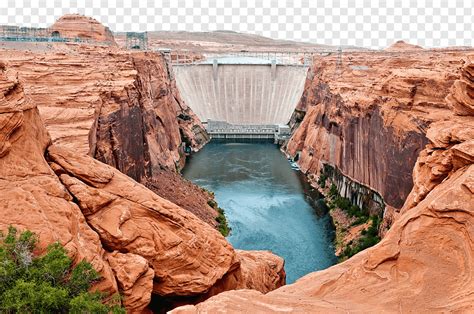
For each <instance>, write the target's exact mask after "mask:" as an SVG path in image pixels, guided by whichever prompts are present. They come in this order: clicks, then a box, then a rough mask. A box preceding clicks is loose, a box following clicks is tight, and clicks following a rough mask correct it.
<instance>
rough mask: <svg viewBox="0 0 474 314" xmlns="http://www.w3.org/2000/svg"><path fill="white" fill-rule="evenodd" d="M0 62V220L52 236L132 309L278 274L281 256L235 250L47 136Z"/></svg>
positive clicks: (263, 287)
mask: <svg viewBox="0 0 474 314" xmlns="http://www.w3.org/2000/svg"><path fill="white" fill-rule="evenodd" d="M0 69H2V70H1V71H0V140H1V141H0V195H2V197H1V198H0V210H1V213H2V215H0V229H3V230H4V229H5V228H7V227H8V226H9V225H14V226H16V227H17V228H19V229H21V230H22V229H29V230H32V231H34V232H36V233H37V234H38V235H39V240H40V243H39V244H40V247H41V249H44V248H45V247H46V246H47V245H48V244H49V243H51V242H53V241H58V242H60V243H61V244H63V245H64V246H65V247H66V248H67V249H68V251H69V253H70V254H71V255H72V256H73V257H74V260H75V261H76V262H77V261H79V260H82V259H86V260H87V261H89V262H91V263H92V265H93V266H94V267H95V268H96V269H97V270H98V271H99V272H100V274H101V275H102V277H103V279H102V281H101V282H100V283H99V285H98V286H97V288H99V289H101V290H104V291H107V292H110V293H112V292H115V291H117V290H119V291H120V292H121V293H122V295H123V296H124V301H123V302H124V305H125V306H126V307H127V309H128V310H129V311H130V312H140V311H142V310H144V309H145V308H146V307H147V305H148V303H149V301H150V299H153V298H157V296H159V298H158V299H159V300H160V301H163V300H164V301H167V300H171V303H172V302H186V303H189V302H193V301H196V300H202V299H205V298H206V297H208V296H210V295H213V294H215V293H218V292H220V291H223V290H227V289H235V288H252V289H257V290H259V291H262V292H268V291H269V290H272V289H274V288H276V287H279V286H281V285H282V284H284V281H285V279H284V278H285V273H284V270H283V260H282V259H281V258H279V257H277V256H275V255H272V254H271V253H268V252H242V251H235V250H234V249H233V248H232V246H231V245H230V244H229V243H228V242H227V241H226V240H225V238H224V237H223V236H222V235H220V233H219V232H218V231H216V230H215V229H213V228H211V227H210V226H209V225H208V224H206V223H204V222H203V221H202V220H201V219H199V218H197V217H196V216H195V215H194V214H192V213H190V212H189V211H187V210H184V209H183V208H181V207H179V206H177V205H175V204H173V203H171V202H169V201H167V200H165V199H163V198H161V197H160V196H158V195H156V194H155V193H153V192H152V191H150V190H148V189H147V188H146V187H144V186H143V185H141V184H139V183H137V182H136V181H134V180H133V179H131V178H130V177H128V176H126V175H125V174H123V173H121V172H120V171H118V170H117V169H115V168H113V167H111V166H108V165H106V164H103V163H101V162H100V161H98V160H96V159H94V158H92V157H90V156H87V155H86V154H82V153H81V152H79V151H78V150H77V149H74V148H70V147H65V146H64V145H59V144H54V143H52V141H51V139H50V137H49V135H48V132H47V130H46V128H45V127H44V125H43V122H42V119H41V117H40V114H39V111H38V109H37V108H36V107H35V105H34V103H33V102H32V100H30V99H28V98H26V99H25V96H24V94H23V88H22V86H21V84H20V83H19V82H18V81H17V80H16V79H15V77H16V73H15V71H8V72H5V71H4V70H5V65H4V64H1V65H0ZM12 74H13V75H12ZM7 76H9V78H7ZM158 304H160V303H158Z"/></svg>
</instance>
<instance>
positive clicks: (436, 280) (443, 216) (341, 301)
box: [172, 97, 474, 313]
mask: <svg viewBox="0 0 474 314" xmlns="http://www.w3.org/2000/svg"><path fill="white" fill-rule="evenodd" d="M448 98H449V97H448ZM450 117H451V120H450V121H449V122H448V121H438V122H435V123H432V124H431V126H430V128H429V129H428V132H427V134H428V135H427V136H428V138H429V140H430V142H431V143H430V144H429V145H427V147H426V148H425V149H424V150H423V151H422V153H421V154H420V156H419V158H418V159H417V162H416V166H415V170H414V175H413V176H414V187H413V190H412V192H411V193H410V196H409V197H408V199H407V200H406V202H405V205H404V207H403V209H402V211H401V213H400V214H399V215H398V217H397V218H395V219H394V223H393V225H392V227H391V228H390V230H388V232H387V233H386V235H385V237H384V238H383V239H382V241H381V242H380V243H379V244H377V245H376V246H374V247H371V248H369V249H366V250H365V251H362V252H360V253H359V254H356V255H355V256H353V257H352V258H350V259H349V260H347V261H345V262H344V263H341V264H338V265H335V266H333V267H331V268H329V269H326V270H323V271H319V272H315V273H311V274H309V275H307V276H305V277H303V278H301V279H300V280H298V281H296V283H294V284H292V285H288V286H284V287H281V288H279V289H276V290H274V291H271V292H269V293H267V294H265V295H263V294H261V293H259V292H257V291H254V290H239V291H227V292H223V293H221V294H219V295H217V296H214V297H212V298H210V299H209V300H207V301H205V302H203V303H200V304H198V305H196V306H184V307H180V308H177V309H175V310H174V311H172V313H196V312H202V313H214V312H246V313H271V312H301V313H314V312H315V313H320V312H321V313H323V312H324V313H325V312H331V313H347V312H357V313H359V312H360V313H366V312H409V313H418V312H460V313H470V312H473V311H474V295H473V294H472V291H474V281H473V280H472V273H473V272H472V265H471V264H472V262H471V261H472V260H473V258H474V250H473V249H472V247H473V245H474V243H473V241H474V240H473V237H472V234H474V163H473V161H474V143H473V141H474V133H473V131H474V120H473V119H472V116H469V117H466V116H462V117H459V116H458V117H454V118H453V117H452V116H450ZM303 123H304V121H303ZM302 125H303V124H302ZM393 188H397V187H396V186H394V187H393Z"/></svg>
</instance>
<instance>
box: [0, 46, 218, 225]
mask: <svg viewBox="0 0 474 314" xmlns="http://www.w3.org/2000/svg"><path fill="white" fill-rule="evenodd" d="M75 49H76V50H74V51H64V52H63V51H50V52H48V53H47V54H43V53H40V52H28V51H14V50H0V58H1V59H3V60H6V61H7V62H8V67H7V68H8V71H9V72H10V73H11V75H12V76H18V78H19V80H20V81H21V82H22V83H23V85H24V88H25V94H26V95H27V96H28V97H30V98H31V99H32V101H33V102H34V103H35V104H36V105H37V106H38V108H39V110H40V114H41V117H42V118H43V119H44V121H45V124H46V128H47V130H48V132H49V133H50V135H51V138H52V141H53V143H54V144H55V145H59V146H62V147H68V148H71V149H73V150H74V151H76V152H77V153H80V154H89V155H91V156H93V157H94V158H96V159H98V160H100V161H102V162H104V163H107V164H109V165H111V166H113V167H115V168H117V169H119V170H120V171H121V172H123V173H125V174H126V175H128V176H130V177H131V178H133V179H135V180H136V181H138V182H140V183H143V184H144V185H146V186H147V187H148V188H150V189H152V190H153V191H154V192H156V193H157V194H159V195H160V196H162V197H164V198H166V199H168V200H170V201H171V202H174V203H177V204H179V205H180V206H182V207H183V208H185V209H187V210H189V211H191V212H192V213H194V214H195V215H197V216H198V217H200V218H201V219H203V220H204V221H205V222H207V223H208V224H210V225H211V226H216V225H217V223H216V221H215V217H216V216H217V212H216V211H215V210H214V209H213V208H211V207H210V206H209V205H208V204H207V202H208V200H209V199H210V196H209V195H208V194H207V193H206V192H204V191H202V190H201V189H200V188H198V187H197V186H195V185H194V184H192V183H191V182H188V181H185V180H183V179H182V177H181V176H180V175H179V174H177V173H176V169H179V168H182V167H183V165H184V161H185V156H184V146H183V145H186V146H188V147H190V148H191V149H192V150H198V149H200V148H201V147H202V146H203V145H204V144H205V143H206V142H207V141H208V140H209V138H208V136H207V134H206V132H205V130H204V127H203V126H202V124H201V122H200V121H199V120H198V118H197V117H196V116H195V115H194V113H193V112H192V111H191V110H190V108H189V107H188V106H187V105H186V104H185V103H184V101H183V100H182V99H181V97H180V94H179V92H178V90H177V88H176V84H175V81H174V80H173V77H172V73H171V72H170V69H169V68H168V65H167V64H166V62H165V60H164V58H163V57H162V56H161V55H160V54H156V53H142V52H133V53H130V52H124V51H119V50H111V49H108V48H107V49H106V48H103V47H93V48H92V47H87V46H84V47H76V48H75Z"/></svg>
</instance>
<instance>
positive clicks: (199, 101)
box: [173, 62, 308, 125]
mask: <svg viewBox="0 0 474 314" xmlns="http://www.w3.org/2000/svg"><path fill="white" fill-rule="evenodd" d="M173 68H174V72H175V75H176V83H177V86H178V89H179V91H180V93H181V95H182V97H183V98H184V100H185V102H186V103H187V104H188V106H190V107H191V108H192V109H193V111H194V112H195V113H196V114H197V115H198V117H199V118H200V119H201V121H203V122H205V121H207V120H208V119H210V120H216V121H225V122H227V123H231V124H238V125H246V124H250V125H265V124H273V125H276V124H287V123H288V121H289V119H290V117H291V114H292V113H293V110H294V109H295V107H296V104H297V103H298V101H299V99H300V98H301V95H302V93H303V88H304V83H305V79H306V74H307V70H308V67H306V66H301V65H297V66H292V65H277V64H275V63H274V62H273V63H272V64H217V63H216V62H214V63H211V64H198V65H177V66H173Z"/></svg>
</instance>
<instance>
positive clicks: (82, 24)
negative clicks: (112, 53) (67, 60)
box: [50, 14, 117, 46]
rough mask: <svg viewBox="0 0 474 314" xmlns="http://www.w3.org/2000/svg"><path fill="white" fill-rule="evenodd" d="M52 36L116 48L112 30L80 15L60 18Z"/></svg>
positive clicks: (51, 29)
mask: <svg viewBox="0 0 474 314" xmlns="http://www.w3.org/2000/svg"><path fill="white" fill-rule="evenodd" d="M50 31H51V34H50V35H51V36H53V37H54V36H58V37H64V38H77V39H80V40H91V41H94V42H97V43H107V44H109V45H114V46H116V45H117V44H116V43H115V39H114V35H113V34H112V32H111V31H110V29H109V28H108V27H106V26H104V25H102V24H101V23H100V22H99V21H97V20H95V19H93V18H91V17H86V16H83V15H80V14H66V15H64V16H62V17H60V18H59V19H58V20H57V21H56V22H55V23H54V24H53V25H52V26H51V27H50Z"/></svg>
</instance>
